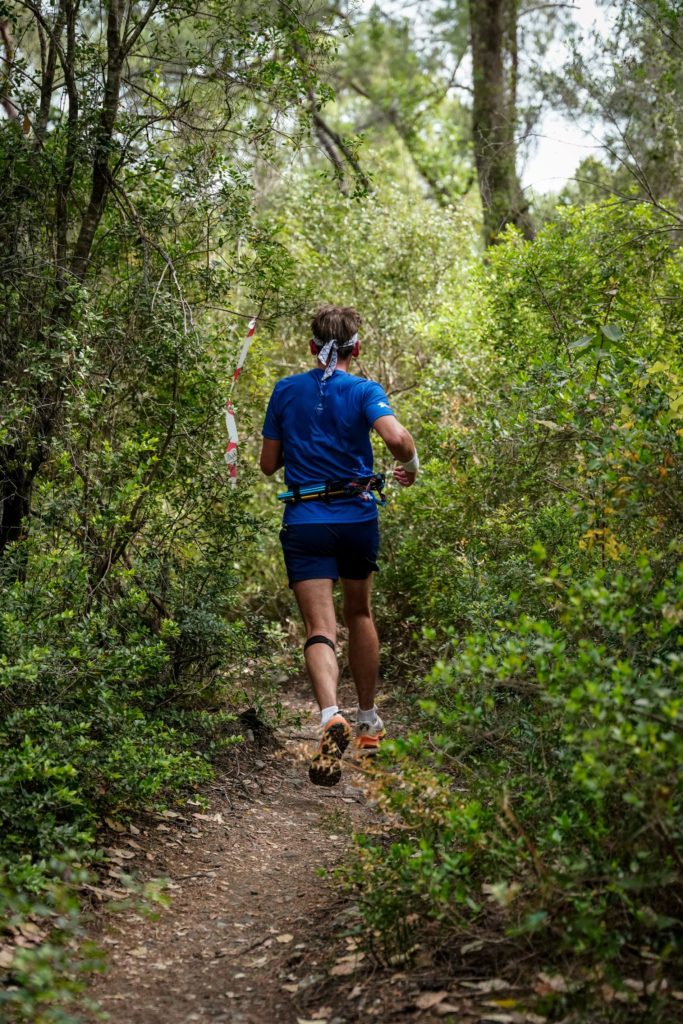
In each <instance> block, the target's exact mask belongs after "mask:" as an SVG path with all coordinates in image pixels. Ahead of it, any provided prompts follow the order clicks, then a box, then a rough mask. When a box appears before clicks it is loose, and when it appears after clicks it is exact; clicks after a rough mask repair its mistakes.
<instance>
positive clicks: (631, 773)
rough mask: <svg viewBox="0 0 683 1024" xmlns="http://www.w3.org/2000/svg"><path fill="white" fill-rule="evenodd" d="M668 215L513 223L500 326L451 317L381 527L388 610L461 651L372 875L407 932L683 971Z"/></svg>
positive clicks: (417, 736)
mask: <svg viewBox="0 0 683 1024" xmlns="http://www.w3.org/2000/svg"><path fill="white" fill-rule="evenodd" d="M656 226H657V218H656V214H654V213H653V211H652V210H651V209H649V208H635V209H634V208H631V209H626V208H623V207H615V206H610V205H607V206H605V207H602V208H592V209H591V210H590V211H589V213H587V212H586V211H573V210H569V211H566V212H563V213H562V214H561V215H560V217H559V219H558V221H557V223H555V224H553V225H552V226H550V227H548V228H547V229H546V230H544V231H543V232H542V233H541V234H540V235H539V237H538V238H537V240H536V241H535V242H534V243H523V242H521V241H520V240H519V239H518V238H517V237H516V236H514V235H513V234H511V235H510V237H509V238H508V240H507V241H506V243H505V244H503V245H501V246H499V247H497V249H496V250H495V251H494V252H493V253H491V257H490V264H489V267H488V268H487V269H486V270H485V272H483V274H482V275H481V276H480V277H479V278H478V279H475V280H474V281H473V284H472V288H473V289H474V290H475V292H476V293H477V294H478V295H479V307H480V310H481V322H480V328H479V331H478V332H477V333H476V334H475V335H474V336H473V335H472V333H471V332H470V330H469V328H470V322H469V313H468V312H467V310H468V309H469V308H470V306H471V303H470V302H467V303H466V304H465V316H464V317H463V319H462V320H459V318H458V311H457V308H456V309H454V310H453V311H452V312H448V311H446V312H444V313H443V314H442V317H441V320H440V321H439V320H438V319H437V320H436V321H435V322H434V324H433V325H432V328H431V329H432V331H434V332H436V333H438V332H444V331H448V333H449V338H450V350H451V356H450V358H449V359H448V360H447V362H446V363H445V364H444V367H443V369H442V373H441V374H440V376H439V378H438V379H436V380H434V381H430V380H429V379H427V380H425V381H424V382H423V388H422V391H423V395H424V399H423V400H424V407H425V409H426V410H428V409H431V412H430V413H427V414H426V415H425V422H424V428H423V431H422V436H421V439H420V446H421V449H422V451H424V453H425V454H426V456H427V459H426V466H425V472H424V474H423V481H422V483H421V485H420V487H415V488H414V489H411V490H410V491H408V492H406V493H405V494H404V495H402V496H401V500H400V501H398V502H396V503H395V504H394V507H393V508H392V509H391V511H390V513H389V515H388V517H387V521H386V523H385V530H386V534H387V544H388V546H389V549H390V551H391V555H392V557H391V564H390V568H389V571H388V573H387V577H388V579H387V584H388V589H387V593H386V608H385V612H384V614H385V615H387V616H388V617H389V619H390V622H395V621H396V620H397V618H399V617H400V619H401V620H402V621H404V622H405V621H409V622H411V623H412V624H413V626H414V628H415V630H416V631H418V632H419V631H420V630H421V629H424V630H425V636H426V639H425V641H424V645H425V647H429V646H433V645H434V642H435V641H436V642H438V643H439V645H440V647H441V649H442V650H443V651H444V657H443V658H442V659H441V660H440V661H439V662H438V663H437V664H436V665H435V666H434V668H433V669H432V671H431V672H430V673H429V675H428V676H427V679H426V680H425V682H424V684H423V685H422V686H421V687H420V690H421V693H420V696H421V697H422V698H423V699H421V700H420V701H419V702H418V706H416V707H413V709H412V711H411V718H412V720H413V722H414V723H415V724H414V729H415V731H414V732H411V733H410V734H409V735H408V736H407V737H406V738H405V739H404V740H400V741H395V742H394V743H393V744H392V746H391V750H390V754H389V757H390V759H392V760H394V761H397V762H398V767H397V770H396V771H394V772H390V773H388V774H387V775H384V776H382V779H383V781H382V791H383V795H384V799H385V801H386V804H387V806H388V807H389V808H390V809H391V811H392V812H393V813H394V814H395V815H396V816H397V817H396V821H397V825H398V826H399V827H400V831H399V836H400V838H397V840H396V841H395V842H393V843H390V844H389V846H388V847H387V846H386V845H385V844H379V845H378V844H376V843H375V842H373V841H364V842H362V844H361V850H360V857H359V862H358V865H357V869H356V876H355V877H356V879H357V881H359V882H361V883H362V897H361V898H362V900H363V905H364V908H365V913H366V915H367V917H368V920H369V922H370V923H371V925H372V927H373V928H375V929H379V931H380V933H381V934H382V936H383V938H384V941H385V942H386V943H387V944H388V945H389V946H390V947H391V946H394V945H395V944H396V942H397V941H398V943H399V945H401V944H402V945H404V946H405V945H408V944H409V943H410V942H411V941H413V938H414V936H412V932H413V931H414V929H415V928H416V927H417V925H416V923H415V922H416V921H419V920H422V921H423V922H425V923H426V922H431V924H430V927H431V928H436V929H437V932H438V931H439V930H440V929H441V930H444V931H445V932H446V934H448V935H453V934H454V932H455V931H457V930H458V929H460V930H462V929H466V930H467V933H468V935H471V934H472V933H473V932H474V933H475V934H476V933H477V932H480V934H481V935H482V936H485V935H487V934H490V930H491V928H495V929H496V930H497V932H498V933H499V934H498V938H497V940H496V941H501V940H504V941H508V942H509V943H511V944H515V943H517V944H519V943H526V944H527V945H528V944H529V943H531V944H532V946H534V947H535V948H536V949H537V950H538V951H540V952H541V953H542V956H543V957H544V958H545V959H546V960H547V961H548V962H554V963H556V964H557V963H558V962H561V961H562V958H563V957H564V955H565V954H566V953H567V952H568V951H570V950H571V951H572V952H573V954H576V953H578V957H575V963H574V967H575V969H576V970H577V971H580V969H581V968H588V967H589V968H591V969H592V970H593V972H594V973H593V975H592V978H593V980H595V978H596V977H598V976H601V975H600V972H601V971H603V970H606V969H607V968H605V967H604V965H605V964H608V963H610V962H611V964H612V970H613V973H614V976H615V977H617V976H618V974H619V971H620V970H621V969H622V968H624V964H625V963H626V962H627V961H628V959H629V957H632V956H633V955H634V952H636V951H640V952H641V954H642V955H644V956H645V957H650V958H651V970H654V971H655V973H656V974H658V975H659V976H663V975H665V974H667V972H670V971H672V972H674V973H675V972H676V970H677V969H678V967H679V966H680V960H679V959H678V958H679V955H680V951H681V950H680V945H681V927H682V925H683V917H682V915H681V910H680V908H681V901H682V897H683V884H682V883H683V873H682V872H681V866H682V862H681V855H680V850H681V848H683V845H682V842H681V841H682V839H683V813H682V810H683V808H682V804H681V796H682V792H681V782H680V760H681V754H682V752H683V751H682V746H681V744H682V730H683V713H682V702H683V645H682V631H681V628H680V627H681V622H682V621H683V617H682V615H681V607H683V572H682V571H681V568H680V566H681V545H680V536H681V532H682V531H681V520H682V515H681V506H680V500H679V496H680V493H681V482H682V481H681V477H682V476H683V460H682V459H681V454H682V445H681V437H682V436H683V393H682V389H681V380H682V379H683V377H682V374H681V362H682V361H681V352H682V345H681V327H682V324H681V319H680V310H681V308H683V305H682V304H681V303H680V302H679V303H678V304H676V303H671V304H668V303H667V304H663V303H661V302H660V300H659V295H660V291H661V292H664V293H666V294H667V295H669V296H679V297H680V288H681V267H682V261H681V253H680V251H677V250H675V249H673V248H672V247H671V246H670V243H669V239H668V237H667V235H666V234H665V232H663V231H660V232H658V233H657V232H656V230H655V228H656ZM660 227H661V225H660ZM643 238H645V239H646V240H645V242H642V239H643ZM616 254H618V256H617V255H616ZM474 378H476V382H477V383H476V384H475V383H474ZM430 403H431V404H430ZM415 689H416V688H413V692H415ZM406 922H408V924H407V923H406ZM411 922H412V924H411ZM653 964H654V967H653V966H652V965H653ZM624 969H625V968H624ZM596 970H597V972H598V973H597V974H596V973H595V971H596ZM582 977H583V981H585V980H586V979H587V978H588V975H586V974H584V975H583V976H582ZM581 998H583V997H581ZM577 999H579V997H578V996H577Z"/></svg>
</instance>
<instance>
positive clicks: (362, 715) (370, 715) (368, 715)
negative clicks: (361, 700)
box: [356, 707, 380, 726]
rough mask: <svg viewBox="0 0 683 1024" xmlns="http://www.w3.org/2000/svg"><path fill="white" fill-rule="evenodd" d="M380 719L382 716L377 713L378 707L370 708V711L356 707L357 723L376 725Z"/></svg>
mask: <svg viewBox="0 0 683 1024" xmlns="http://www.w3.org/2000/svg"><path fill="white" fill-rule="evenodd" d="M379 721H380V717H379V715H378V714H377V708H376V707H373V708H370V710H369V711H363V709H362V708H356V725H371V726H375V725H377V723H378V722H379Z"/></svg>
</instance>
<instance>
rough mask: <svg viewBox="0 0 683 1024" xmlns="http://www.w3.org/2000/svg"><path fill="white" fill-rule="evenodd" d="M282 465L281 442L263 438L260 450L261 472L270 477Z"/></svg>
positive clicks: (283, 458)
mask: <svg viewBox="0 0 683 1024" xmlns="http://www.w3.org/2000/svg"><path fill="white" fill-rule="evenodd" d="M284 464H285V456H284V452H283V451H282V441H273V440H272V438H270V437H264V438H263V446H262V448H261V470H262V471H263V472H264V473H265V474H266V476H272V475H273V473H276V472H277V470H278V469H281V468H282V467H283V466H284Z"/></svg>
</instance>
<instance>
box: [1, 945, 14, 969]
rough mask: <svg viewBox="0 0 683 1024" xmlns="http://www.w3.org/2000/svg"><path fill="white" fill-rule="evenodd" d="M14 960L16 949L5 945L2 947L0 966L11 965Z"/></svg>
mask: <svg viewBox="0 0 683 1024" xmlns="http://www.w3.org/2000/svg"><path fill="white" fill-rule="evenodd" d="M13 960H14V951H13V950H11V949H8V948H7V947H3V948H2V949H0V967H11V966H12V961H13Z"/></svg>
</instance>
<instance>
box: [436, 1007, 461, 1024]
mask: <svg viewBox="0 0 683 1024" xmlns="http://www.w3.org/2000/svg"><path fill="white" fill-rule="evenodd" d="M434 1012H435V1013H436V1015H437V1016H438V1017H445V1016H446V1014H447V1013H460V1007H459V1006H453V1004H452V1003H439V1004H438V1006H435V1007H434ZM459 1024H462V1019H461V1020H460V1022H459Z"/></svg>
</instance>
